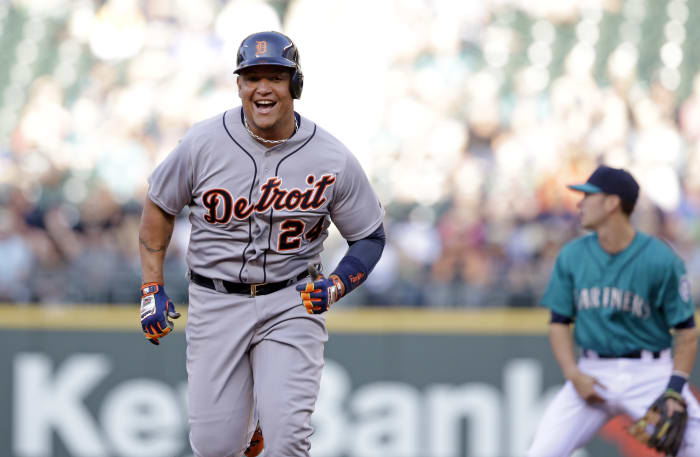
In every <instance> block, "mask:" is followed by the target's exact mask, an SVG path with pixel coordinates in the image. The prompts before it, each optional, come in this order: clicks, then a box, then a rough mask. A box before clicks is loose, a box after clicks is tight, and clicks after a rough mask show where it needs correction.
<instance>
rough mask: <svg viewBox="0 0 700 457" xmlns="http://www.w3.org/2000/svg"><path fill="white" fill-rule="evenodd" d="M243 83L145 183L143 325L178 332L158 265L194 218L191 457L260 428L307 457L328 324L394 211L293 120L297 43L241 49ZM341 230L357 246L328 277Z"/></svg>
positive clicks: (221, 450) (269, 35) (225, 455)
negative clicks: (331, 243)
mask: <svg viewBox="0 0 700 457" xmlns="http://www.w3.org/2000/svg"><path fill="white" fill-rule="evenodd" d="M234 73H235V74H237V75H238V77H237V85H238V95H239V97H240V99H241V102H242V106H239V107H236V108H232V109H229V110H227V111H225V112H224V113H221V114H218V115H216V116H214V117H212V118H211V119H207V120H205V121H202V122H200V123H198V124H196V125H194V126H193V127H192V128H191V129H190V130H189V131H188V132H187V134H186V135H185V136H184V138H183V139H182V140H181V142H180V143H179V145H178V146H177V147H176V148H175V149H174V150H173V151H172V152H171V153H170V154H169V155H168V157H167V158H166V159H165V160H164V161H163V162H162V163H161V164H160V165H159V166H158V167H157V168H156V169H155V171H154V172H153V174H152V175H151V176H150V178H149V190H148V198H147V199H146V202H145V207H144V211H143V215H142V219H141V226H140V243H141V245H140V251H141V263H142V268H143V282H144V284H143V287H142V289H143V290H142V291H143V299H142V304H141V322H142V326H143V330H144V333H145V336H146V338H148V339H149V341H151V342H152V343H154V344H158V343H159V342H160V339H161V338H163V337H164V336H166V335H167V334H168V333H169V332H170V331H171V330H172V328H173V326H172V321H170V319H169V317H173V318H174V317H177V313H176V311H175V308H174V306H173V304H172V302H170V300H169V299H168V296H167V294H166V292H165V288H164V283H163V271H162V266H163V258H164V256H165V252H166V248H167V246H168V242H169V240H170V236H171V234H172V231H173V221H174V217H175V216H176V215H177V214H178V213H179V212H180V210H181V209H182V208H183V207H184V206H188V207H189V209H190V214H189V220H190V223H191V225H192V232H191V236H190V242H189V248H188V253H187V264H188V270H189V272H188V274H189V278H190V287H189V318H188V322H187V327H186V339H187V361H186V363H187V375H188V400H189V407H188V415H189V424H190V443H191V446H192V450H193V451H194V454H195V456H197V457H230V456H240V455H242V454H243V453H244V451H245V450H246V448H247V446H248V444H249V442H250V439H251V436H252V433H253V429H254V428H255V422H256V421H255V420H254V418H255V417H259V423H260V427H261V428H262V431H263V434H264V446H265V454H266V455H270V456H273V457H283V456H290V457H291V456H308V455H309V446H310V445H309V436H310V435H311V432H312V429H311V425H310V417H311V414H312V412H313V410H314V405H315V402H316V398H317V394H318V390H319V383H320V378H321V369H322V367H323V346H324V343H325V342H326V340H327V332H326V326H325V316H324V314H323V313H324V312H325V311H327V310H328V309H329V307H330V306H331V305H332V304H333V303H334V302H336V301H338V300H340V299H341V297H343V296H345V295H347V294H348V293H350V292H351V291H352V290H353V289H355V288H356V287H358V286H359V285H360V284H362V283H363V282H364V281H365V280H366V278H367V276H368V275H369V274H370V272H371V271H372V269H373V267H374V266H375V265H376V263H377V261H378V260H379V258H380V256H381V253H382V250H383V247H384V242H385V235H384V230H383V224H382V221H383V217H384V210H383V209H382V207H381V205H380V203H379V200H378V198H377V196H376V195H375V193H374V191H373V190H372V188H371V187H370V184H369V181H368V179H367V177H366V175H365V173H364V172H363V170H362V168H361V167H360V164H359V163H358V161H357V159H356V158H355V157H354V156H353V155H352V154H351V153H350V151H348V149H347V148H346V147H345V146H343V145H342V144H341V143H340V142H339V141H338V140H337V139H335V138H334V137H333V136H331V135H330V134H329V133H328V132H326V131H325V130H323V129H322V128H320V127H319V126H318V125H316V124H315V123H314V122H312V121H310V120H309V119H307V118H305V117H303V116H301V115H299V114H298V113H296V112H295V111H294V99H297V98H299V97H300V96H301V92H302V88H303V75H302V72H301V67H300V66H299V53H298V51H297V47H296V46H295V45H294V43H293V42H292V41H291V40H290V39H289V38H288V37H287V36H285V35H283V34H281V33H277V32H261V33H255V34H253V35H250V36H248V37H247V38H245V39H244V40H243V42H242V43H241V45H240V48H239V50H238V55H237V67H236V69H235V71H234ZM331 222H333V223H334V224H335V226H336V227H337V228H338V230H339V232H340V233H341V235H342V236H343V237H344V238H345V239H346V240H347V241H348V244H349V245H350V247H349V249H348V251H347V253H346V255H345V256H344V257H343V258H342V259H341V260H340V262H339V264H338V265H337V266H336V267H335V269H334V270H333V271H332V273H330V274H329V275H327V276H324V275H322V274H320V273H319V272H318V270H319V269H320V253H321V251H322V250H323V242H324V240H325V239H326V237H327V236H328V227H329V225H330V223H331Z"/></svg>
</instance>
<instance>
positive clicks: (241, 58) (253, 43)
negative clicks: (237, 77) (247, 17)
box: [234, 32, 304, 98]
mask: <svg viewBox="0 0 700 457" xmlns="http://www.w3.org/2000/svg"><path fill="white" fill-rule="evenodd" d="M258 65H277V66H281V67H287V68H291V69H292V78H291V80H290V81H289V92H290V93H291V94H292V98H299V97H301V90H302V88H303V87H304V75H303V74H302V72H301V67H300V66H299V51H298V50H297V47H296V45H295V44H294V43H293V42H292V40H291V39H290V38H289V37H288V36H287V35H284V34H281V33H279V32H258V33H254V34H252V35H249V36H247V37H246V38H245V39H244V40H243V42H242V43H241V46H240V47H239V48H238V55H237V56H236V69H235V70H234V73H236V74H239V73H240V72H241V70H243V69H244V68H248V67H256V66H258Z"/></svg>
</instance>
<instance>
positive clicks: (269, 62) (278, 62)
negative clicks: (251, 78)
mask: <svg viewBox="0 0 700 457" xmlns="http://www.w3.org/2000/svg"><path fill="white" fill-rule="evenodd" d="M262 66H271V67H285V68H289V69H292V70H295V69H296V68H297V65H296V64H295V63H294V62H292V61H291V60H288V59H285V58H284V57H260V58H258V59H254V60H250V61H247V62H246V63H245V64H242V65H239V66H238V67H237V68H236V69H235V70H234V71H233V72H234V73H235V74H240V72H241V70H245V69H246V68H252V67H262Z"/></svg>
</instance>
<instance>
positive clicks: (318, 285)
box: [296, 265, 345, 314]
mask: <svg viewBox="0 0 700 457" xmlns="http://www.w3.org/2000/svg"><path fill="white" fill-rule="evenodd" d="M309 274H310V276H311V280H312V282H307V283H306V284H299V285H298V286H297V287H296V289H297V291H298V292H299V293H300V294H301V300H302V303H303V304H304V306H305V307H306V312H307V313H309V314H321V313H325V312H326V311H328V308H330V307H331V305H332V304H333V303H335V302H337V301H338V300H340V298H341V297H342V296H343V294H344V293H345V286H344V285H343V281H341V280H340V278H339V277H338V276H337V275H330V276H329V277H327V278H326V277H324V276H323V275H321V274H320V273H319V272H318V270H316V267H314V266H313V265H309Z"/></svg>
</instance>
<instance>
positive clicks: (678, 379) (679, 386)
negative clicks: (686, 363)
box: [666, 371, 688, 393]
mask: <svg viewBox="0 0 700 457" xmlns="http://www.w3.org/2000/svg"><path fill="white" fill-rule="evenodd" d="M687 381H688V377H687V376H686V375H685V373H683V372H680V371H674V372H673V374H672V375H671V379H669V380H668V386H666V388H667V389H671V390H673V391H676V392H678V393H681V391H682V390H683V386H685V383H686V382H687Z"/></svg>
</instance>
